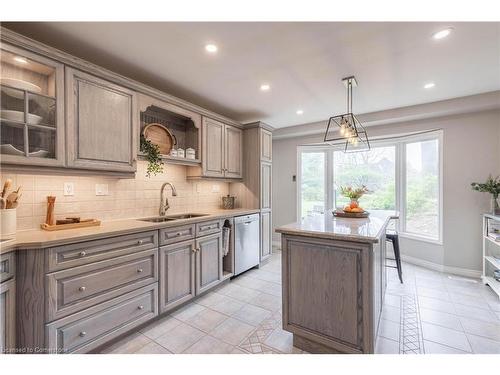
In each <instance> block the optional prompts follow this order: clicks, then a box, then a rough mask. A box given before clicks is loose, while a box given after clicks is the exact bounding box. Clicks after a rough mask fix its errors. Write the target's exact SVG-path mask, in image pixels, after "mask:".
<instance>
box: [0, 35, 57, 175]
mask: <svg viewBox="0 0 500 375" xmlns="http://www.w3.org/2000/svg"><path fill="white" fill-rule="evenodd" d="M0 52H1V55H0V91H1V98H0V106H1V108H0V121H1V124H0V158H1V163H2V165H6V164H23V165H34V166H39V165H42V166H59V165H63V164H64V107H63V103H64V76H63V74H64V68H63V65H62V64H60V63H57V62H55V61H53V60H50V59H47V58H45V57H42V56H39V55H37V54H34V53H31V52H28V51H25V50H23V49H20V48H17V47H14V46H11V45H9V44H5V43H2V44H1V46H0Z"/></svg>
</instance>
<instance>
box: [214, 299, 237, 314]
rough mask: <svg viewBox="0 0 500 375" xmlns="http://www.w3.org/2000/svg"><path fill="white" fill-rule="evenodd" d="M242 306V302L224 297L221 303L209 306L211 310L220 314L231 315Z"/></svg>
mask: <svg viewBox="0 0 500 375" xmlns="http://www.w3.org/2000/svg"><path fill="white" fill-rule="evenodd" d="M243 305H245V303H244V302H241V301H238V300H235V299H234V298H231V297H228V296H224V299H223V300H222V301H221V302H219V303H217V304H215V305H213V306H211V309H212V310H215V311H218V312H220V313H222V314H226V315H233V314H234V313H235V312H236V311H238V310H239V309H241V308H242V307H243Z"/></svg>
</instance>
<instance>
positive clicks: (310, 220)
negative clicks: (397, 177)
mask: <svg viewBox="0 0 500 375" xmlns="http://www.w3.org/2000/svg"><path fill="white" fill-rule="evenodd" d="M397 218H399V213H398V212H397V211H386V210H372V211H370V216H368V217H367V218H346V217H335V216H333V214H332V213H331V212H327V213H325V214H319V215H311V216H307V217H305V218H303V219H302V220H300V221H298V222H295V223H291V224H287V225H283V226H281V227H279V228H277V229H276V232H278V233H283V234H291V235H299V236H307V237H316V238H326V239H335V240H344V241H355V242H365V243H376V242H378V241H379V238H380V236H381V234H382V232H383V231H385V229H386V227H387V224H388V221H389V220H391V219H397Z"/></svg>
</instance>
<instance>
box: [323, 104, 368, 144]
mask: <svg viewBox="0 0 500 375" xmlns="http://www.w3.org/2000/svg"><path fill="white" fill-rule="evenodd" d="M324 141H325V142H327V143H330V144H331V145H332V146H336V147H339V148H342V149H343V151H344V152H358V151H369V150H370V141H369V140H368V135H367V133H366V129H365V128H364V126H363V125H361V123H360V122H359V120H358V119H357V118H356V116H355V115H354V114H353V113H344V114H342V115H337V116H332V117H330V119H329V120H328V126H327V128H326V132H325V137H324Z"/></svg>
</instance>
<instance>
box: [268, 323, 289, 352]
mask: <svg viewBox="0 0 500 375" xmlns="http://www.w3.org/2000/svg"><path fill="white" fill-rule="evenodd" d="M264 344H265V345H266V346H269V347H271V348H273V349H276V350H279V351H280V352H282V353H287V354H291V353H292V352H293V349H294V347H293V335H292V334H291V333H290V332H287V331H284V330H283V329H281V328H276V329H275V330H274V331H273V332H272V333H271V334H270V335H269V336H268V337H267V339H266V340H265V341H264Z"/></svg>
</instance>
